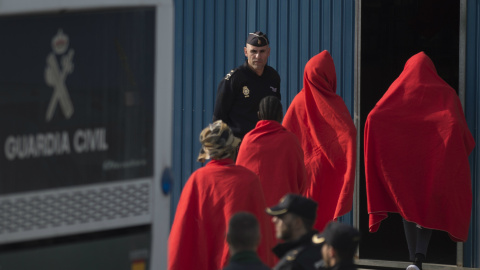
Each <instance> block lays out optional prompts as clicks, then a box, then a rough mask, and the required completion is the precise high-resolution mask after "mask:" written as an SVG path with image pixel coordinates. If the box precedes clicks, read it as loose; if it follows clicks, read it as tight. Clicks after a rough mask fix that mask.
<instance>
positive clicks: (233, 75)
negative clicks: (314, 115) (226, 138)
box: [213, 61, 281, 138]
mask: <svg viewBox="0 0 480 270" xmlns="http://www.w3.org/2000/svg"><path fill="white" fill-rule="evenodd" d="M266 96H276V97H278V98H279V99H280V98H281V96H280V75H278V73H277V71H276V70H275V69H273V68H272V67H270V66H267V65H266V66H265V69H264V71H263V74H262V76H258V75H257V74H256V73H255V72H254V71H253V70H251V69H250V68H249V67H248V63H247V61H245V63H244V64H243V65H241V66H239V67H237V68H236V69H234V70H232V71H230V73H228V74H227V75H226V76H225V78H224V79H223V80H222V81H221V82H220V84H219V85H218V90H217V99H216V102H215V110H214V112H213V121H216V120H219V119H221V120H222V121H223V122H225V123H226V124H227V125H228V126H229V127H230V128H231V129H232V132H233V134H234V135H235V136H236V137H238V138H243V136H245V134H246V133H247V132H249V131H250V130H252V129H253V128H255V126H256V124H257V122H258V115H257V112H258V104H259V103H260V100H262V98H264V97H266Z"/></svg>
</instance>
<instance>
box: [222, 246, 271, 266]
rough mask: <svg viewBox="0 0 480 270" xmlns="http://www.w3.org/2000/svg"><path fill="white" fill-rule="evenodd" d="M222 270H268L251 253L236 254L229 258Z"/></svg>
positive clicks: (255, 254)
mask: <svg viewBox="0 0 480 270" xmlns="http://www.w3.org/2000/svg"><path fill="white" fill-rule="evenodd" d="M223 270H270V268H269V267H268V266H266V265H265V264H263V262H262V261H260V259H259V258H258V256H257V253H255V252H253V251H242V252H238V253H236V254H235V255H233V256H232V257H231V258H230V263H229V264H228V265H227V266H225V268H223Z"/></svg>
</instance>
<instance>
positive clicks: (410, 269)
mask: <svg viewBox="0 0 480 270" xmlns="http://www.w3.org/2000/svg"><path fill="white" fill-rule="evenodd" d="M406 270H420V268H418V266H416V265H415V264H410V265H409V266H407V269H406Z"/></svg>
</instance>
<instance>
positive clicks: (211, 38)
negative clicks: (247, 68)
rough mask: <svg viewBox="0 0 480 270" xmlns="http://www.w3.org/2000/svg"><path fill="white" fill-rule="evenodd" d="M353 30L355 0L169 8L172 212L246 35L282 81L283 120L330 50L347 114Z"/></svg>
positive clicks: (199, 0)
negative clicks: (266, 45)
mask: <svg viewBox="0 0 480 270" xmlns="http://www.w3.org/2000/svg"><path fill="white" fill-rule="evenodd" d="M354 23H355V3H354V1H353V0H341V1H339V0H325V1H318V0H317V1H315V0H236V1H231V0H228V1H227V0H195V1H192V0H176V1H175V70H174V73H175V80H174V83H175V85H174V125H173V126H174V130H173V134H174V145H173V170H174V178H175V182H174V187H173V196H172V200H173V201H172V213H175V208H176V204H177V202H178V199H179V197H180V193H181V190H182V187H183V185H184V184H185V182H186V181H187V180H188V177H189V176H190V174H191V173H192V172H193V171H194V170H196V169H197V168H199V167H200V166H202V164H200V163H198V162H196V158H197V155H198V152H199V150H200V143H199V142H198V135H199V134H200V131H201V130H202V129H203V128H204V127H205V126H206V125H207V124H208V123H210V122H211V120H212V115H213V108H214V102H215V98H216V92H217V86H218V83H219V82H220V81H221V79H222V78H223V77H224V76H225V74H227V73H228V72H229V71H230V70H231V69H233V68H235V67H236V66H238V65H240V64H242V63H243V62H244V61H245V56H244V53H243V47H244V46H245V40H246V37H247V35H248V33H250V32H254V31H256V30H260V31H262V32H265V33H266V34H267V35H268V37H269V40H270V44H271V54H270V58H269V65H270V66H272V67H273V68H275V69H276V70H277V71H278V72H279V74H280V77H281V95H282V104H283V107H284V113H285V111H286V109H287V108H288V104H290V102H291V100H292V99H293V98H294V97H295V95H296V94H297V93H298V92H299V91H300V90H301V89H302V85H303V70H304V66H305V64H306V63H307V61H308V60H309V59H310V58H311V57H312V56H314V55H316V54H317V53H320V52H321V51H323V50H328V51H329V52H330V53H331V55H332V57H333V59H334V62H335V66H336V72H337V94H339V95H341V96H342V97H343V98H344V100H345V102H346V104H347V107H348V109H349V110H350V112H351V114H352V115H353V106H354V87H353V86H354V85H353V83H354V78H353V76H354V70H353V68H354V44H355V43H354ZM347 216H348V215H347ZM347 219H350V220H351V218H349V217H347ZM172 220H173V217H172Z"/></svg>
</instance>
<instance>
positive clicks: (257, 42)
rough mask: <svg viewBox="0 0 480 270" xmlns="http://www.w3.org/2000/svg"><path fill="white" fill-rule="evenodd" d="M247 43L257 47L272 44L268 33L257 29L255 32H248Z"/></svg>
mask: <svg viewBox="0 0 480 270" xmlns="http://www.w3.org/2000/svg"><path fill="white" fill-rule="evenodd" d="M247 44H250V45H252V46H256V47H263V46H266V45H268V44H270V42H269V41H268V38H267V35H266V34H264V33H262V32H260V31H257V32H255V33H250V34H248V37H247Z"/></svg>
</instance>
